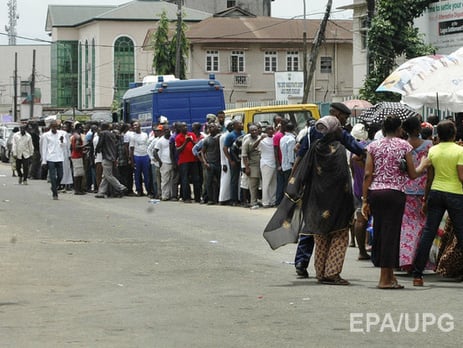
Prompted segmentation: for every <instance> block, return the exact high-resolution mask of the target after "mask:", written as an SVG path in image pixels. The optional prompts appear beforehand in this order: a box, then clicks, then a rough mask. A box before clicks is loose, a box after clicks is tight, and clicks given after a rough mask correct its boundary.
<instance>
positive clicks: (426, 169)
mask: <svg viewBox="0 0 463 348" xmlns="http://www.w3.org/2000/svg"><path fill="white" fill-rule="evenodd" d="M329 113H330V116H325V117H323V118H321V119H320V120H318V121H317V122H316V123H311V122H308V123H307V126H306V127H305V128H304V129H302V130H301V131H300V132H299V133H296V132H295V126H296V125H294V124H292V123H291V122H289V121H288V120H287V119H285V118H282V117H280V116H279V115H276V116H275V117H274V120H273V124H272V125H267V126H266V127H265V128H263V127H262V126H261V125H260V124H258V123H257V124H254V123H250V124H248V125H247V130H248V132H247V133H246V134H244V132H243V128H244V127H243V123H242V121H241V120H240V119H233V120H226V119H225V114H224V113H223V112H218V113H217V114H209V115H207V117H206V120H205V123H203V124H201V123H193V124H192V125H191V130H189V128H188V126H187V124H186V123H183V122H177V123H174V124H172V125H169V124H168V123H167V122H163V123H158V124H156V125H154V126H153V127H152V129H151V130H150V131H149V132H145V131H144V130H142V127H141V124H140V123H139V122H138V121H134V122H132V123H131V124H127V123H114V124H108V123H102V124H81V123H79V122H75V123H70V122H64V123H62V124H61V123H60V122H58V121H52V122H51V124H50V125H49V127H47V128H46V129H44V130H43V131H42V132H40V131H39V129H38V127H37V126H36V125H33V124H28V125H23V126H22V127H21V128H20V129H16V130H15V133H14V134H13V135H12V138H11V139H10V143H11V159H12V169H13V175H16V173H15V172H17V176H18V182H19V184H23V185H27V184H28V179H30V178H32V179H46V178H48V180H49V182H50V184H51V191H52V198H53V199H54V200H57V199H58V194H59V193H60V192H64V191H71V190H73V192H74V194H76V195H83V194H86V193H95V197H96V198H106V197H122V196H137V197H143V196H149V197H150V198H152V199H159V200H161V201H171V200H173V201H180V202H182V203H192V202H197V203H202V204H207V205H215V204H222V205H230V206H244V207H248V208H251V209H259V208H269V207H278V209H277V210H276V212H275V215H274V217H275V218H274V219H272V221H273V222H275V221H277V222H278V223H277V224H276V225H278V226H276V227H275V226H274V225H275V224H273V225H272V227H271V228H267V229H266V232H268V231H269V230H272V229H273V230H276V229H278V228H282V229H287V228H289V227H288V226H291V225H292V227H290V228H292V229H293V230H295V231H297V232H296V234H295V235H296V240H295V242H297V249H296V255H295V262H294V264H295V268H296V273H297V275H298V276H300V277H305V278H306V277H308V276H309V274H308V271H307V268H308V266H309V262H310V259H311V257H312V254H313V253H314V248H315V253H314V257H315V271H316V278H317V279H318V281H319V282H321V283H324V284H332V285H348V284H349V281H347V280H345V279H343V278H342V277H341V271H342V267H343V262H344V258H345V254H346V250H347V247H348V245H349V239H350V241H351V246H352V245H355V242H356V243H357V246H358V249H359V256H358V259H359V260H371V261H372V262H373V264H374V265H375V266H376V267H378V268H380V275H379V281H378V288H380V289H402V288H403V286H402V285H401V284H399V283H398V281H397V279H396V277H395V274H394V271H395V270H397V269H400V270H402V271H405V272H408V273H410V274H412V275H413V279H414V280H413V285H415V286H422V285H423V283H424V282H423V272H424V270H425V269H437V270H438V271H439V273H441V274H444V275H452V276H455V275H459V276H461V275H463V252H462V250H461V247H462V245H463V244H462V243H463V230H462V229H463V221H461V219H462V218H463V189H462V183H463V147H462V146H459V145H458V144H456V143H455V140H456V139H455V136H456V127H455V122H454V121H453V120H449V119H446V120H442V121H440V122H439V120H438V119H437V120H433V118H432V117H428V121H431V122H433V123H434V125H433V124H430V123H428V122H423V121H422V120H421V119H420V118H419V117H410V118H408V119H407V120H404V121H403V122H402V121H401V119H400V118H399V117H397V116H394V115H390V116H388V117H386V118H385V119H384V121H383V123H382V124H381V125H380V126H378V125H370V126H369V127H366V126H365V125H363V124H361V123H358V124H356V125H355V126H354V127H353V128H348V127H347V126H346V121H347V119H348V117H349V115H350V110H349V109H348V108H347V107H346V106H345V105H344V104H342V103H332V104H331V108H330V112H329ZM436 133H437V134H436ZM45 169H46V170H45ZM282 202H283V204H282ZM288 203H289V204H288ZM446 211H447V212H448V216H449V219H448V222H447V224H446V226H447V227H446V229H447V230H448V231H446V232H447V235H448V236H446V238H442V240H443V241H445V243H444V242H443V243H442V245H441V251H440V252H439V256H438V260H435V264H431V263H430V262H429V254H430V249H431V247H432V245H433V241H434V239H435V237H436V234H437V230H438V227H439V224H441V221H442V219H443V217H444V213H445V212H446ZM296 224H297V226H296V227H295V225H296ZM269 225H270V223H269ZM369 225H371V227H372V229H373V234H372V236H371V235H370V234H369V233H367V227H368V226H369ZM349 232H350V235H351V238H349ZM264 236H265V234H264ZM449 236H450V237H449ZM272 247H273V246H272ZM370 249H371V255H370V254H369V252H370ZM455 259H457V260H458V262H459V265H455V262H454V261H453V260H455ZM439 260H442V263H440V264H439ZM449 260H452V262H449ZM449 265H451V269H449V267H450V266H449Z"/></svg>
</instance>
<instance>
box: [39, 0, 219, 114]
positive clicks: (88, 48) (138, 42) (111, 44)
mask: <svg viewBox="0 0 463 348" xmlns="http://www.w3.org/2000/svg"><path fill="white" fill-rule="evenodd" d="M183 10H184V13H185V22H186V23H187V24H191V23H194V22H199V21H201V20H203V19H205V18H207V17H210V16H211V14H210V13H206V12H202V11H199V10H194V9H188V8H186V7H185V8H184V9H183ZM163 11H165V13H166V15H167V18H168V19H169V20H175V19H176V18H177V6H176V5H174V4H172V3H168V2H165V1H147V0H136V1H130V2H128V3H126V4H122V5H120V6H79V5H76V6H63V5H49V7H48V13H47V21H46V23H47V24H46V30H47V31H49V32H50V33H51V37H52V41H53V44H52V45H51V58H50V59H51V104H52V105H53V106H57V107H77V108H78V109H84V110H85V109H99V108H109V106H110V105H111V104H112V102H113V100H119V99H120V98H121V96H122V95H123V94H124V93H125V91H126V90H127V89H128V86H129V82H133V81H138V80H141V79H142V78H143V77H144V76H146V75H151V74H153V73H154V71H153V68H152V60H153V52H152V50H151V49H150V48H149V47H145V46H144V45H143V41H144V40H145V36H146V32H147V31H148V29H150V28H152V27H153V22H154V23H156V22H157V21H158V20H159V18H160V16H161V14H162V12H163Z"/></svg>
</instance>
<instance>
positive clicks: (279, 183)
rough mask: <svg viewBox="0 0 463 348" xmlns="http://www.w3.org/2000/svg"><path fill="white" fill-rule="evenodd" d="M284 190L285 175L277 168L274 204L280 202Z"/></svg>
mask: <svg viewBox="0 0 463 348" xmlns="http://www.w3.org/2000/svg"><path fill="white" fill-rule="evenodd" d="M284 192H285V175H284V174H283V171H282V170H277V193H276V201H275V203H276V205H278V204H280V202H281V200H282V199H283V195H284Z"/></svg>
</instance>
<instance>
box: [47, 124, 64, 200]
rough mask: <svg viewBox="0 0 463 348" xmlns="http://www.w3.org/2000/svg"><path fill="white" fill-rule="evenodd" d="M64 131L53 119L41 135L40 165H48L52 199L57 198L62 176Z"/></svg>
mask: <svg viewBox="0 0 463 348" xmlns="http://www.w3.org/2000/svg"><path fill="white" fill-rule="evenodd" d="M64 133H65V132H63V131H61V130H58V123H57V122H56V121H55V120H53V121H51V124H50V130H49V131H48V132H46V133H44V134H43V135H42V146H41V155H42V165H45V164H46V165H47V166H48V176H49V177H50V183H51V192H52V194H53V199H54V200H57V199H58V185H59V184H60V182H61V179H62V178H63V161H64V148H65V147H66V146H67V145H68V143H67V141H66V137H65V135H64Z"/></svg>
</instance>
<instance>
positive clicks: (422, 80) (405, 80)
mask: <svg viewBox="0 0 463 348" xmlns="http://www.w3.org/2000/svg"><path fill="white" fill-rule="evenodd" d="M376 92H393V93H399V94H401V95H402V102H403V103H405V104H407V105H409V106H410V107H412V108H414V109H418V108H421V107H423V106H427V107H431V108H436V109H447V110H449V111H452V112H459V111H461V105H462V104H463V48H460V49H459V50H457V51H455V52H453V53H451V54H449V55H429V56H422V57H417V58H413V59H410V60H408V61H406V62H405V63H403V64H402V65H400V66H399V67H398V68H397V69H396V70H394V71H393V72H392V73H391V74H390V75H389V76H388V77H387V78H386V79H385V80H384V81H383V83H381V85H380V86H379V87H378V88H377V89H376Z"/></svg>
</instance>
